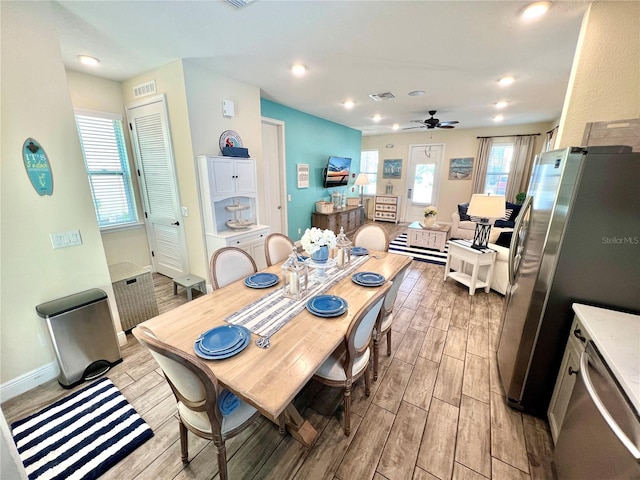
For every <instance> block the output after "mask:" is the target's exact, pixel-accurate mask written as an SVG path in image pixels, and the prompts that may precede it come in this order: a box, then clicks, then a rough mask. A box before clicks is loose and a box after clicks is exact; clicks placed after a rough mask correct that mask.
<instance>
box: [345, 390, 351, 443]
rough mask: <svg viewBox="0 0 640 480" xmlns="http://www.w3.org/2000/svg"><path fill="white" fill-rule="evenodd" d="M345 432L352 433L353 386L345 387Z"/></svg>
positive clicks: (347, 434)
mask: <svg viewBox="0 0 640 480" xmlns="http://www.w3.org/2000/svg"><path fill="white" fill-rule="evenodd" d="M344 434H345V435H346V436H347V437H348V436H349V435H350V434H351V386H350V385H349V386H348V387H344Z"/></svg>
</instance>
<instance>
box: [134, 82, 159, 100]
mask: <svg viewBox="0 0 640 480" xmlns="http://www.w3.org/2000/svg"><path fill="white" fill-rule="evenodd" d="M153 93H156V81H155V80H151V81H150V82H147V83H143V84H141V85H137V86H135V87H133V96H134V97H135V98H139V97H144V96H146V95H151V94H153Z"/></svg>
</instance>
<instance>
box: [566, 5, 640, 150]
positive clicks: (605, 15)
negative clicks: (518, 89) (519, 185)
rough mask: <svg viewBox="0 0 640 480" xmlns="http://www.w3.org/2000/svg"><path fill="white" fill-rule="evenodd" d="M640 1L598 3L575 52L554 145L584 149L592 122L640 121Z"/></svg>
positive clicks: (581, 34) (583, 29)
mask: <svg viewBox="0 0 640 480" xmlns="http://www.w3.org/2000/svg"><path fill="white" fill-rule="evenodd" d="M639 32H640V2H594V3H593V4H591V6H590V7H589V10H588V11H587V13H586V15H585V17H584V20H583V22H582V29H581V32H580V37H579V41H578V47H577V48H576V54H575V58H574V62H573V67H572V72H571V79H570V81H569V87H568V89H567V95H566V97H565V102H564V107H563V111H562V117H561V119H560V128H559V130H558V138H557V141H556V145H557V146H558V147H568V146H572V145H581V143H582V136H583V134H584V129H585V126H586V124H587V123H589V122H601V121H611V120H624V119H630V118H639V117H640V60H639V59H640V33H639Z"/></svg>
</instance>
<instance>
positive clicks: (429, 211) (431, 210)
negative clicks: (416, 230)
mask: <svg viewBox="0 0 640 480" xmlns="http://www.w3.org/2000/svg"><path fill="white" fill-rule="evenodd" d="M436 215H438V209H437V208H436V207H427V208H425V209H424V216H425V217H432V216H433V217H435V216H436Z"/></svg>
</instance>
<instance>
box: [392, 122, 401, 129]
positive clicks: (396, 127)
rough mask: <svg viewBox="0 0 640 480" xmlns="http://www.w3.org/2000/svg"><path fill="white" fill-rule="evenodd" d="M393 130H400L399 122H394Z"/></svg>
mask: <svg viewBox="0 0 640 480" xmlns="http://www.w3.org/2000/svg"><path fill="white" fill-rule="evenodd" d="M391 128H392V129H393V130H400V125H398V124H397V123H394V124H393V126H392V127H391Z"/></svg>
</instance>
